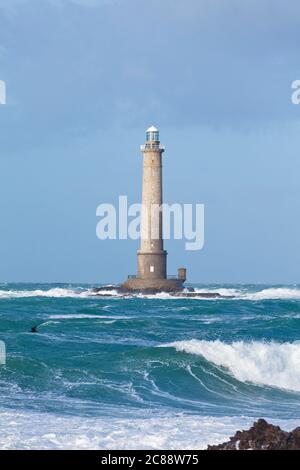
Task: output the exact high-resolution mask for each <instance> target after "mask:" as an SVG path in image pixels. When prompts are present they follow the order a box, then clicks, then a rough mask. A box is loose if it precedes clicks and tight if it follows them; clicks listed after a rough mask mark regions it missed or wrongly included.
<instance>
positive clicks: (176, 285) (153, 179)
mask: <svg viewBox="0 0 300 470" xmlns="http://www.w3.org/2000/svg"><path fill="white" fill-rule="evenodd" d="M141 151H142V154H143V190H142V212H141V246H140V250H139V251H138V252H137V259H138V263H137V264H138V269H137V272H138V273H137V275H135V276H129V277H128V279H127V281H126V282H124V284H123V285H122V289H124V290H130V291H143V290H146V291H156V292H159V291H178V290H182V288H183V283H184V281H185V278H186V271H185V269H184V268H180V269H179V270H178V276H172V277H171V278H168V276H167V252H166V251H165V250H164V241H163V216H162V211H161V210H160V208H161V206H162V203H163V191H162V155H163V152H164V147H163V146H162V145H160V141H159V131H158V129H156V127H153V126H152V127H150V128H149V129H148V130H147V132H146V142H145V144H143V145H142V146H141Z"/></svg>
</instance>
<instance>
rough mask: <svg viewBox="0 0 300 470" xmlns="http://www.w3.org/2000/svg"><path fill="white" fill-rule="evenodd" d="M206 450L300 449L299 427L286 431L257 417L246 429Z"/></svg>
mask: <svg viewBox="0 0 300 470" xmlns="http://www.w3.org/2000/svg"><path fill="white" fill-rule="evenodd" d="M207 450H300V427H297V428H295V429H294V430H293V431H291V432H286V431H283V430H282V429H281V428H280V427H279V426H274V425H273V424H269V423H267V421H265V420H264V419H259V420H258V421H257V422H255V423H254V424H253V426H252V427H251V428H250V429H249V430H248V431H237V432H236V433H235V435H234V436H233V437H231V438H230V440H229V441H228V442H224V443H223V444H219V445H212V446H208V448H207Z"/></svg>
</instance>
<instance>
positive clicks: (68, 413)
mask: <svg viewBox="0 0 300 470" xmlns="http://www.w3.org/2000/svg"><path fill="white" fill-rule="evenodd" d="M107 287H108V289H107V291H102V292H101V293H102V294H103V295H100V296H95V295H94V292H93V286H91V285H70V284H53V285H47V284H2V285H0V340H2V341H5V343H6V347H7V353H8V354H7V362H6V366H0V394H1V405H0V446H1V448H39V447H41V448H50V449H51V448H75V449H76V448H104V449H105V448H111V447H114V448H120V449H124V448H130V447H131V448H132V447H135V448H152V449H159V448H169V449H174V448H186V449H189V448H200V447H201V448H203V447H205V446H206V445H207V444H209V443H210V444H213V443H218V442H222V441H224V440H227V439H228V438H229V436H230V435H232V434H233V433H234V432H235V431H236V430H237V429H240V428H247V427H249V425H250V424H251V423H252V422H253V421H254V419H256V418H259V417H264V418H266V419H268V420H270V421H271V422H274V423H278V424H280V425H281V427H283V428H284V429H291V428H293V427H295V426H297V425H299V424H300V400H299V398H300V377H299V354H300V353H299V343H298V340H299V334H298V332H299V331H300V330H299V328H300V299H299V293H300V288H299V286H264V285H260V286H250V285H249V286H244V285H236V286H229V285H222V286H221V285H209V286H194V287H195V290H196V292H199V293H202V292H219V293H220V294H222V295H225V296H231V295H234V296H235V298H227V299H218V298H216V299H201V300H200V299H199V297H196V298H189V299H188V298H182V297H172V296H170V295H167V294H159V295H146V296H145V295H138V296H125V297H124V296H122V295H120V294H118V292H117V291H116V290H115V291H114V290H112V287H113V286H107ZM112 294H113V296H112V297H111V295H112ZM198 299H199V300H198ZM33 325H38V334H31V333H30V331H31V328H32V326H33ZM161 346H167V347H161Z"/></svg>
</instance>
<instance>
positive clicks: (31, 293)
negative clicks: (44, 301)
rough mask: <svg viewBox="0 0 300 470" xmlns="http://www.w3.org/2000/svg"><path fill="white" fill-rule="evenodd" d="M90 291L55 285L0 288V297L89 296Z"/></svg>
mask: <svg viewBox="0 0 300 470" xmlns="http://www.w3.org/2000/svg"><path fill="white" fill-rule="evenodd" d="M90 295H91V291H88V290H77V291H76V290H73V289H64V288H61V287H55V288H52V289H48V290H42V289H36V290H0V299H1V298H2V299H18V298H25V297H55V298H59V297H74V298H80V297H84V298H85V297H89V296H90Z"/></svg>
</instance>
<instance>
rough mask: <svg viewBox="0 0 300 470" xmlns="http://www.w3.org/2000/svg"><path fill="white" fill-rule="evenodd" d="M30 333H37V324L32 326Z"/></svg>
mask: <svg viewBox="0 0 300 470" xmlns="http://www.w3.org/2000/svg"><path fill="white" fill-rule="evenodd" d="M30 333H38V325H37V326H32V327H31V330H30Z"/></svg>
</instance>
